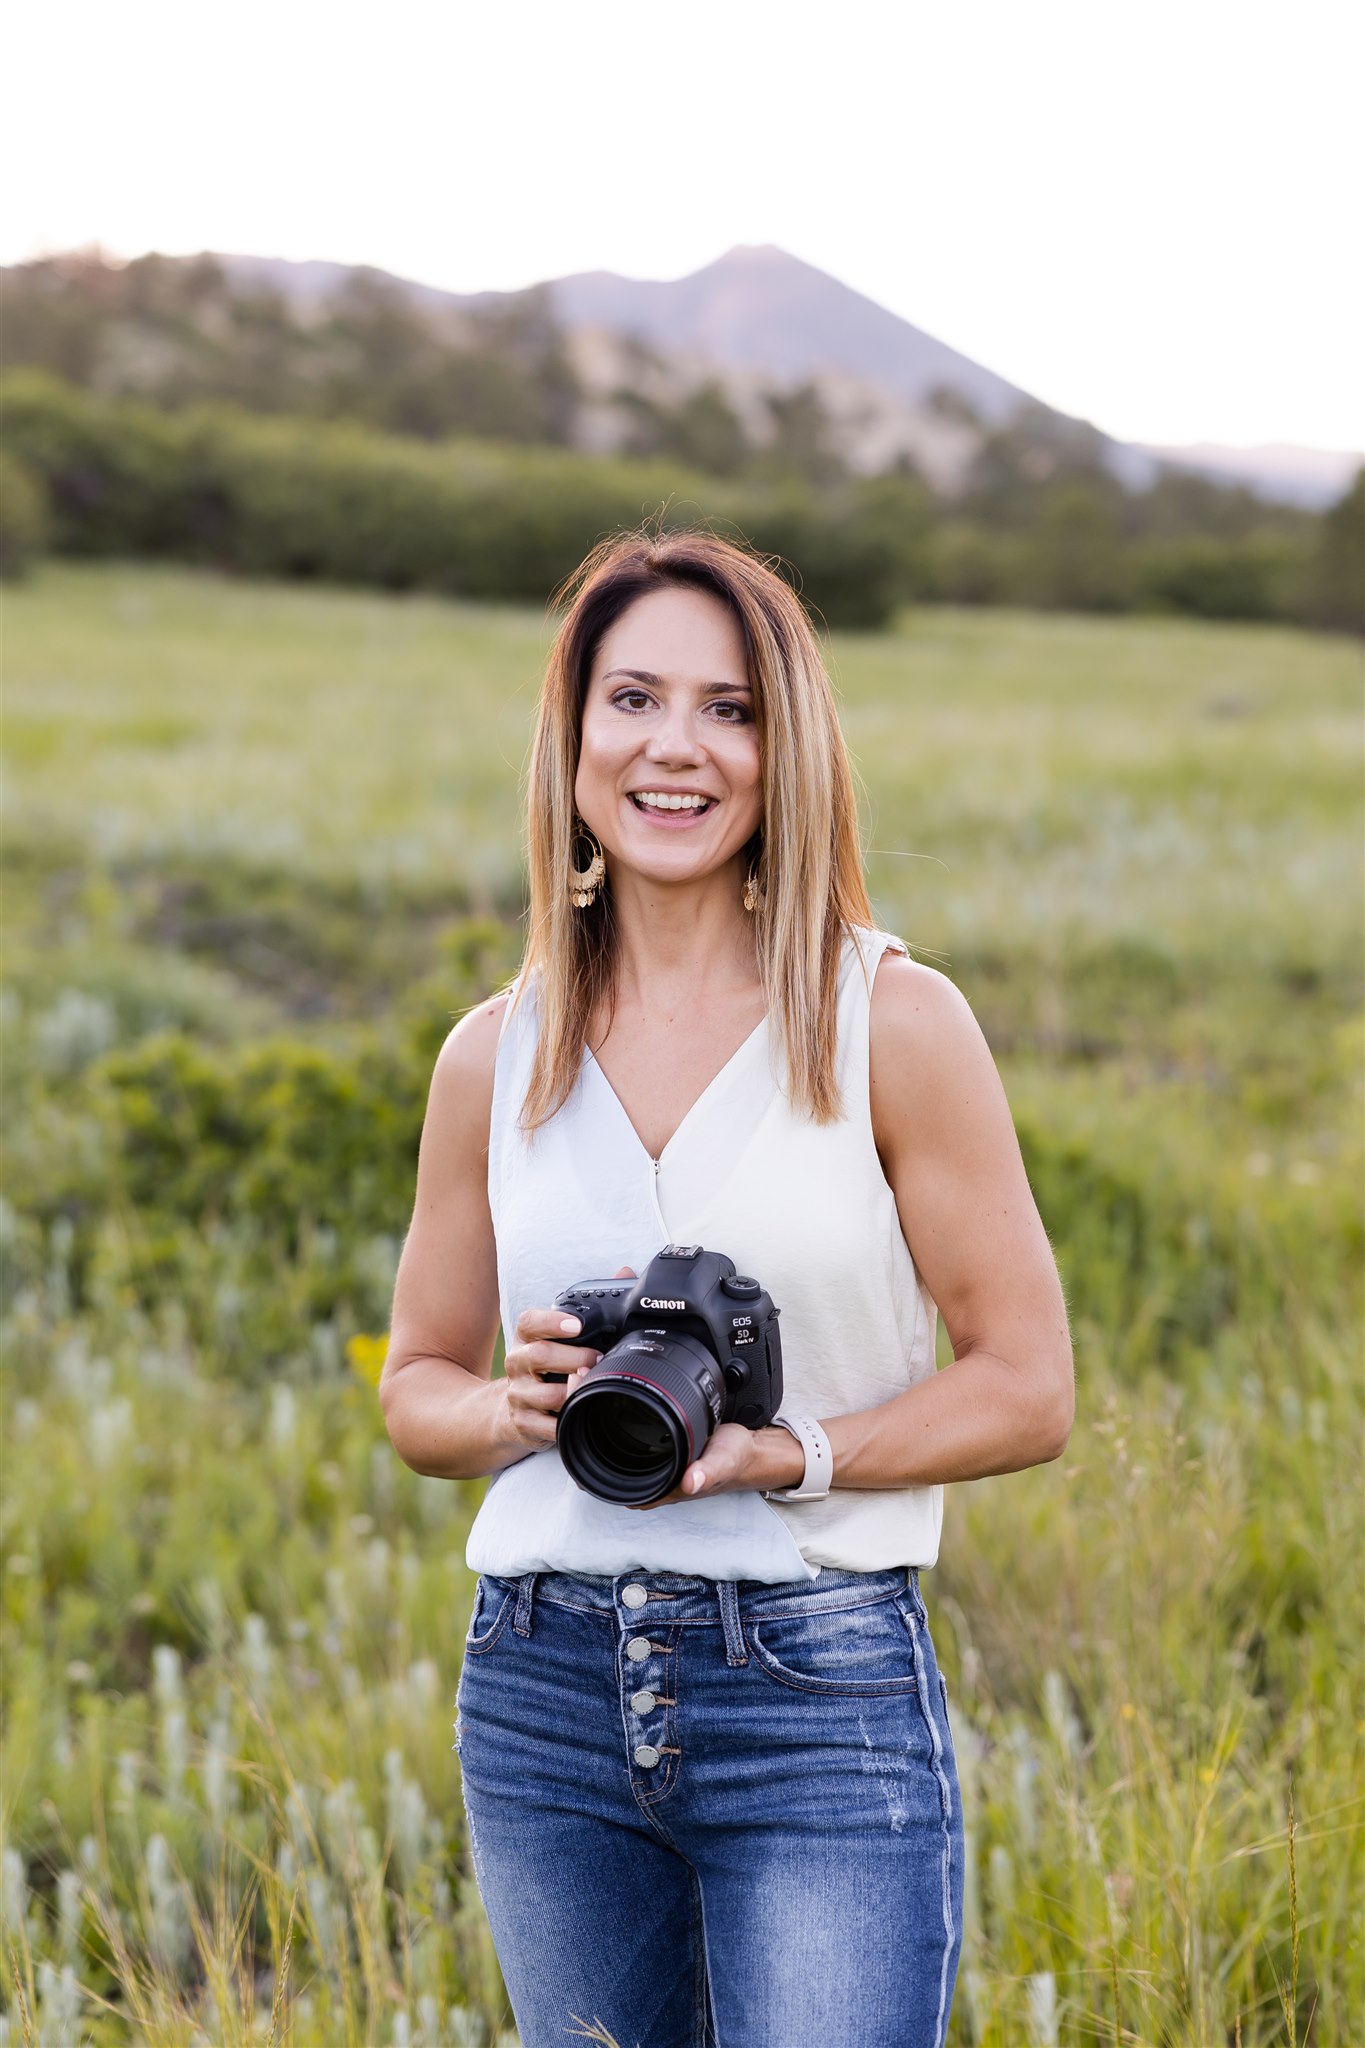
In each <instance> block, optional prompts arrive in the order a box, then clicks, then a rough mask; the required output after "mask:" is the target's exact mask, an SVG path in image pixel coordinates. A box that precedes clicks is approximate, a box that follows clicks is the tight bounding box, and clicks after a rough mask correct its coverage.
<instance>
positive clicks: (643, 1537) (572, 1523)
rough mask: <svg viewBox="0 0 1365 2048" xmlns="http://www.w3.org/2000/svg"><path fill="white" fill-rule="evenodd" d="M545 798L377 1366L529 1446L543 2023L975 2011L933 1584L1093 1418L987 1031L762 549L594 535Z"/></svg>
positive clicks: (488, 1738) (528, 1890)
mask: <svg viewBox="0 0 1365 2048" xmlns="http://www.w3.org/2000/svg"><path fill="white" fill-rule="evenodd" d="M527 829H528V842H529V848H530V870H531V909H530V930H529V937H528V943H527V948H526V957H525V961H524V963H523V967H522V972H521V973H520V975H519V976H518V977H517V980H516V982H515V983H514V984H513V987H512V989H511V991H509V993H508V994H507V995H505V996H503V997H501V998H499V999H498V1000H497V1001H495V1002H493V1003H490V1004H487V1005H486V1006H484V1007H483V1008H482V1009H481V1010H480V1011H478V1012H477V1013H475V1014H473V1015H471V1016H470V1017H468V1018H466V1019H465V1020H464V1021H463V1022H462V1023H461V1024H460V1025H458V1026H457V1027H456V1029H455V1031H454V1032H452V1034H451V1036H450V1038H449V1040H448V1041H447V1043H446V1045H445V1047H444V1049H443V1051H442V1053H441V1056H440V1059H439V1061H438V1062H437V1067H436V1073H435V1075H434V1077H433V1081H432V1089H431V1099H430V1104H429V1108H428V1114H427V1121H426V1126H425V1128H424V1131H423V1137H422V1149H421V1157H420V1161H419V1168H418V1185H417V1200H416V1205H415V1208H414V1213H413V1220H412V1227H411V1230H410V1232H409V1235H408V1239H407V1243H406V1246H405V1248H404V1253H403V1259H402V1263H401V1266H400V1270H399V1276H398V1284H397V1289H396V1293H395V1299H394V1314H393V1326H392V1339H391V1345H390V1352H389V1357H388V1360H387V1362H386V1365H385V1368H384V1374H383V1379H382V1382H381V1390H380V1391H381V1397H382V1399H383V1402H384V1409H385V1416H386V1420H387V1423H388V1427H389V1433H390V1435H391V1437H392V1439H393V1442H394V1444H395V1446H396V1447H397V1449H398V1450H399V1452H400V1454H401V1455H402V1456H403V1457H404V1458H405V1459H406V1460H407V1462H408V1463H409V1464H411V1465H413V1466H414V1467H415V1468H416V1469H417V1470H419V1471H422V1472H427V1473H432V1474H437V1475H443V1476H447V1477H452V1478H458V1477H467V1476H473V1475H477V1474H483V1473H487V1474H492V1475H495V1480H494V1484H493V1485H492V1486H491V1487H490V1488H489V1491H488V1494H487V1496H486V1498H485V1501H484V1504H483V1506H482V1508H481V1509H480V1512H479V1515H478V1518H477V1520H476V1523H475V1526H474V1529H473V1532H472V1534H471V1537H470V1543H469V1550H468V1559H469V1563H470V1564H471V1566H473V1567H474V1568H476V1569H477V1570H478V1571H479V1572H480V1574H481V1576H480V1579H479V1585H478V1593H477V1599H476V1605H475V1612H474V1616H473V1619H472V1621H471V1624H470V1631H469V1636H468V1639H467V1642H466V1645H465V1662H464V1668H463V1671H462V1674H461V1678H460V1687H459V1724H458V1725H459V1748H460V1756H461V1765H462V1776H463V1791H464V1799H465V1806H466V1811H467V1814H468V1818H469V1828H470V1841H471V1846H472V1850H473V1855H474V1860H475V1872H476V1876H477V1879H478V1883H479V1887H480V1890H481V1892H482V1895H483V1899H484V1903H485V1906H486V1908H487V1911H488V1916H489V1922H490V1925H491V1927H492V1931H493V1937H494V1941H495V1943H496V1946H497V1949H498V1954H499V1957H500V1959H501V1962H502V1967H503V1972H504V1975H505V1977H506V1980H507V1985H508V1989H509V1991H510V1993H511V1996H512V2002H513V2006H514V2009H515V2012H516V2017H517V2023H518V2026H519V2028H520V2032H521V2038H522V2041H523V2043H524V2044H525V2048H548V2044H550V2043H551V2042H554V2043H559V2042H560V2041H562V2040H563V2038H564V2036H565V2033H566V2031H568V2030H570V2029H571V2028H572V2026H573V2025H574V2023H575V2021H577V2020H584V2019H587V2020H592V2019H596V2020H599V2021H600V2022H602V2023H603V2024H605V2025H606V2026H608V2027H609V2028H610V2029H611V2031H612V2032H613V2033H614V2034H616V2035H617V2037H618V2038H620V2039H621V2040H622V2041H625V2042H629V2041H636V2040H648V2041H649V2042H650V2043H651V2044H652V2048H684V2044H687V2048H692V2044H695V2043H701V2042H704V2041H711V2040H714V2039H716V2038H719V2039H720V2040H723V2041H724V2042H726V2043H727V2048H786V2044H789V2043H790V2042H791V2041H792V2040H793V2039H797V2038H801V2037H802V2036H804V2035H807V2034H809V2035H810V2036H811V2037H812V2038H824V2039H828V2040H850V2041H852V2040H856V2041H858V2042H859V2043H860V2048H892V2044H893V2043H894V2044H896V2048H907V2044H908V2048H920V2044H925V2048H927V2044H934V2048H942V2043H943V2040H944V2036H945V2030H946V2027H947V2022H948V2013H949V2009H950V2006H951V2001H952V1992H953V1983H954V1977H955V1974H956V1969H957V1959H958V1953H959V1948H960V1944H961V1939H962V1898H963V1864H962V1854H963V1832H962V1816H961V1812H960V1808H959V1795H958V1782H957V1774H956V1769H955V1765H954V1759H953V1742H952V1732H951V1728H950V1726H949V1720H948V1711H947V1697H946V1692H945V1689H944V1686H943V1681H942V1679H941V1678H940V1676H939V1672H938V1665H937V1660H936V1656H935V1651H934V1644H933V1639H932V1636H931V1633H930V1629H929V1625H928V1615H927V1610H926V1607H925V1603H924V1600H923V1597H922V1595H921V1591H920V1583H919V1573H920V1571H921V1570H924V1569H927V1568H928V1567H930V1566H932V1565H933V1564H934V1562H935V1561H936V1559H937V1556H938V1549H939V1539H940V1532H941V1525H942V1505H943V1487H944V1483H945V1482H946V1481H949V1480H953V1479H966V1478H976V1477H980V1476H983V1475H985V1474H987V1473H992V1472H1004V1471H1012V1470H1015V1469H1017V1468H1019V1467H1020V1466H1024V1465H1030V1464H1036V1463H1040V1462H1042V1461H1044V1460H1046V1459H1048V1458H1052V1457H1055V1456H1057V1455H1058V1454H1059V1452H1060V1451H1061V1449H1062V1448H1063V1446H1064V1444H1065V1442H1066V1437H1067V1434H1068V1431H1069V1428H1070V1419H1071V1407H1072V1387H1071V1377H1072V1376H1071V1352H1070V1344H1069V1340H1068V1335H1067V1327H1066V1315H1065V1310H1064V1307H1063V1303H1062V1298H1061V1289H1060V1286H1059V1284H1058V1280H1057V1274H1056V1269H1055V1267H1054V1265H1053V1262H1052V1256H1051V1251H1050V1249H1049V1246H1048V1242H1047V1238H1046V1236H1045V1234H1044V1232H1043V1229H1042V1225H1041V1223H1040V1222H1039V1219H1038V1215H1037V1211H1036V1209H1035V1207H1034V1204H1033V1199H1032V1196H1031V1194H1030V1191H1029V1187H1028V1182H1027V1180H1026V1178H1025V1175H1024V1171H1023V1166H1022V1162H1021V1160H1020V1157H1019V1148H1018V1144H1017V1142H1016V1140H1015V1135H1014V1130H1013V1126H1012V1123H1011V1120H1010V1115H1009V1110H1008V1107H1007V1105H1006V1102H1005V1098H1004V1093H1003V1090H1002V1088H1001V1086H1000V1082H999V1078H998V1076H997V1074H996V1072H995V1067H994V1063H993V1061H992V1059H991V1056H990V1053H989V1051H988V1049H987V1048H986V1045H985V1042H984V1040H983V1038H982V1036H981V1033H980V1031H979V1029H978V1028H977V1026H976V1023H975V1020H974V1019H973V1017H972V1014H971V1011H970V1010H969V1009H968V1007H967V1005H966V1003H965V1002H964V1001H963V999H962V998H961V996H960V995H959V994H958V993H957V991H956V990H955V989H954V988H953V986H952V984H951V983H949V982H948V981H946V980H945V979H944V978H943V976H941V975H939V974H936V973H934V972H933V971H932V970H931V969H928V968H924V967H921V966H918V965H916V964H914V963H912V962H911V961H910V960H909V959H908V958H907V957H906V951H905V948H904V946H903V945H902V944H901V942H900V940H898V939H896V938H894V937H892V936H891V935H890V934H889V933H886V932H881V931H878V930H877V929H876V928H875V925H874V922H873V918H872V913H871V910H870V908H869V905H868V900H867V894H866V889H865V887H864V883H863V873H862V863H861V857H860V851H859V846H858V837H857V828H856V807H855V802H854V791H853V778H852V771H851V768H850V764H849V760H848V756H847V752H846V749H845V746H844V742H843V737H842V735H841V733H840V730H839V724H838V719H837V716H836V713H835V707H834V699H833V693H832V690H831V688H830V683H829V679H828V676H827V675H826V673H825V669H824V665H823V663H822V661H821V658H820V651H819V646H818V643H817V642H816V639H815V636H814V634H813V632H812V630H811V627H810V624H809V622H808V620H807V619H806V617H805V614H804V612H803V611H802V609H801V606H800V604H799V602H798V601H797V599H796V597H795V595H794V593H793V592H792V590H791V589H790V588H789V586H788V585H787V584H785V583H784V582H783V581H782V580H781V579H780V578H779V577H778V576H777V575H775V574H774V573H773V571H772V570H771V569H770V568H769V567H768V566H767V565H766V564H765V563H763V562H761V561H759V560H757V559H756V558H755V557H753V556H751V555H749V554H746V553H745V552H743V551H742V550H740V549H737V548H734V547H731V546H729V545H727V544H726V543H725V542H722V541H719V540H717V539H715V538H713V537H711V536H708V535H703V534H672V535H664V536H654V535H629V536H626V537H623V538H619V539H617V540H615V541H612V542H610V543H607V544H605V545H604V546H603V547H602V548H601V549H599V550H598V551H597V552H596V553H595V554H594V556H593V557H591V558H590V559H589V561H588V562H587V563H586V564H585V565H584V567H583V570H582V571H581V572H580V575H579V577H578V579H577V580H576V582H575V584H574V586H573V588H572V590H571V592H570V601H569V603H568V608H567V612H566V615H565V618H564V622H563V624H562V626H561V628H560V631H559V634H558V636H557V638H556V641H555V645H554V648H553V650H552V653H551V657H550V662H549V667H548V671H547V676H546V682H545V687H544V690H543V692H542V697H541V703H540V710H539V717H538V721H537V726H536V734H535V739H534V742H533V746H532V754H531V765H530V775H529V786H528V819H527ZM585 860H586V865H585ZM684 1240H686V1242H683V1241H684ZM708 1253H709V1254H710V1255H711V1256H710V1257H709V1258H708ZM716 1255H719V1256H718V1257H717V1256H716ZM588 1275H595V1276H597V1277H596V1278H594V1279H591V1280H588V1279H586V1278H585V1276H588ZM607 1275H611V1276H614V1277H611V1278H606V1277H603V1276H607ZM637 1275H644V1276H645V1278H644V1281H643V1282H642V1284H641V1285H639V1286H636V1287H632V1284H631V1283H632V1282H634V1281H635V1278H636V1276H637ZM754 1276H757V1277H754ZM571 1289H572V1303H570V1302H569V1301H568V1300H567V1299H566V1300H561V1297H564V1296H565V1295H566V1292H567V1291H568V1290H571ZM774 1308H775V1309H776V1311H777V1312H778V1313H779V1314H780V1319H781V1320H780V1340H779V1338H778V1336H777V1334H776V1332H777V1330H778V1322H777V1318H776V1316H775V1315H774V1313H773V1311H774ZM940 1311H941V1312H942V1314H943V1316H944V1320H945V1322H946V1324H947V1327H948V1331H949V1334H950V1336H951V1338H952V1340H953V1349H954V1363H953V1364H952V1366H951V1367H949V1368H948V1369H947V1370H945V1371H943V1372H942V1373H939V1372H937V1371H936V1369H935V1342H934V1332H935V1326H936V1321H937V1316H938V1314H939V1312H940ZM499 1322H501V1325H502V1328H503V1330H504V1332H505V1334H506V1337H507V1353H506V1376H505V1377H504V1378H502V1379H499V1380H493V1379H492V1378H491V1370H492V1360H493V1350H494V1341H495V1338H496V1335H497V1329H498V1325H499ZM623 1330H624V1334H622V1331H623ZM718 1333H719V1334H718ZM618 1337H619V1338H620V1342H619V1344H618V1343H617V1338H618ZM604 1353H605V1355H604ZM760 1358H761V1359H762V1361H763V1370H761V1371H760V1370H759V1367H758V1361H759V1359H760ZM722 1389H723V1391H722ZM571 1404H572V1405H571ZM594 1413H596V1414H597V1415H599V1416H600V1417H602V1418H606V1419H605V1420H603V1421H601V1423H600V1425H594V1424H592V1421H591V1418H592V1416H593V1414H594ZM817 1418H818V1419H817ZM561 1420H562V1421H563V1423H564V1426H565V1431H566V1435H565V1436H564V1437H563V1438H561V1437H560V1436H559V1430H560V1425H561ZM594 1427H599V1428H600V1431H601V1434H600V1435H599V1437H598V1438H597V1439H596V1441H595V1445H594V1456H593V1457H592V1458H590V1459H589V1460H588V1461H587V1463H586V1464H584V1463H582V1462H580V1461H579V1460H578V1459H577V1457H576V1456H575V1457H574V1458H572V1459H571V1458H570V1452H571V1451H575V1449H576V1447H578V1446H581V1445H582V1444H583V1443H584V1442H585V1441H586V1440H587V1437H588V1436H590V1435H591V1431H592V1428H594ZM561 1442H562V1443H563V1445H564V1450H565V1457H564V1458H561V1456H560V1451H559V1444H560V1443H561ZM613 1459H615V1460H616V1466H617V1469H615V1470H614V1469H613ZM660 1461H661V1462H660ZM570 1462H571V1463H573V1468H574V1472H575V1474H576V1475H587V1474H591V1476H592V1480H593V1489H594V1490H587V1489H586V1488H585V1487H584V1486H581V1485H579V1484H576V1483H575V1479H574V1478H573V1477H571V1476H570V1472H569V1469H568V1464H569V1463H570ZM656 1465H657V1467H658V1470H659V1471H660V1472H662V1473H663V1475H664V1476H662V1477H659V1478H656V1477H655V1471H656ZM618 1482H619V1483H618ZM888 1930H890V1932H889V1933H888Z"/></svg>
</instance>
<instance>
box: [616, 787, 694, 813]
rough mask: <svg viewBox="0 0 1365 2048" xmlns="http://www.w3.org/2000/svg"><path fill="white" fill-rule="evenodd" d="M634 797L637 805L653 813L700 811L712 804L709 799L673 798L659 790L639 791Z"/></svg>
mask: <svg viewBox="0 0 1365 2048" xmlns="http://www.w3.org/2000/svg"><path fill="white" fill-rule="evenodd" d="M632 795H633V796H634V798H635V801H636V803H637V804H644V805H645V807H646V808H647V809H648V810H651V811H700V810H703V809H704V808H705V807H706V805H707V804H708V803H709V802H710V798H709V797H704V796H671V795H668V794H666V793H665V792H664V791H663V790H658V789H637V790H634V791H632Z"/></svg>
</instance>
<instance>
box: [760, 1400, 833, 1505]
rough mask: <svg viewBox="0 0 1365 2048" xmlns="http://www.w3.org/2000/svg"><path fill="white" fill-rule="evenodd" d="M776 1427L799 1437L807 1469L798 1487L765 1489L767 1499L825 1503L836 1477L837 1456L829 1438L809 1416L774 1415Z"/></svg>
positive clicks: (774, 1425) (798, 1440)
mask: <svg viewBox="0 0 1365 2048" xmlns="http://www.w3.org/2000/svg"><path fill="white" fill-rule="evenodd" d="M773 1427H774V1428H775V1429H785V1430H788V1431H789V1432H790V1434H791V1435H792V1436H794V1437H795V1438H796V1441H797V1442H798V1443H799V1444H800V1446H801V1448H802V1450H803V1451H804V1452H805V1454H806V1470H805V1473H804V1475H803V1477H802V1480H801V1484H800V1485H799V1486H789V1487H788V1488H787V1489H786V1490H785V1492H777V1491H772V1492H768V1491H766V1490H765V1492H764V1495H763V1498H764V1500H824V1499H826V1498H827V1497H828V1494H829V1488H830V1481H831V1480H832V1479H833V1477H834V1453H833V1451H832V1450H831V1449H830V1447H829V1438H828V1437H827V1436H826V1435H825V1432H824V1431H823V1429H821V1427H820V1425H819V1423H818V1422H816V1421H815V1419H814V1417H813V1416H810V1415H774V1417H773Z"/></svg>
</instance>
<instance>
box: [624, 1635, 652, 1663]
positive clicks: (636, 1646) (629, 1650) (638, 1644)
mask: <svg viewBox="0 0 1365 2048" xmlns="http://www.w3.org/2000/svg"><path fill="white" fill-rule="evenodd" d="M649 1648H650V1645H649V1637H648V1636H632V1637H631V1639H630V1641H629V1642H628V1643H627V1644H626V1655H627V1656H628V1657H629V1659H630V1661H631V1663H632V1664H643V1663H644V1661H645V1658H646V1657H647V1656H648V1655H649Z"/></svg>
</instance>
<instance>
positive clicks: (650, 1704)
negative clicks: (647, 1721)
mask: <svg viewBox="0 0 1365 2048" xmlns="http://www.w3.org/2000/svg"><path fill="white" fill-rule="evenodd" d="M657 1704H658V1703H657V1701H656V1700H655V1698H654V1695H653V1693H652V1692H633V1693H632V1694H631V1696H630V1711H631V1713H632V1714H652V1713H653V1712H654V1709H655V1706H656V1705H657Z"/></svg>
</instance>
